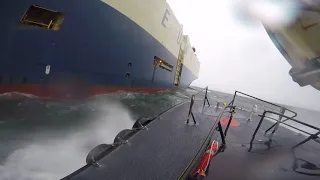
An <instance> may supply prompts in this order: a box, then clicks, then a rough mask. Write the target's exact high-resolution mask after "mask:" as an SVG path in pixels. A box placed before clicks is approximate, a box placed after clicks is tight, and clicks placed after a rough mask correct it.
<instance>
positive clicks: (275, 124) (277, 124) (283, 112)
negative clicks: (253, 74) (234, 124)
mask: <svg viewBox="0 0 320 180" xmlns="http://www.w3.org/2000/svg"><path fill="white" fill-rule="evenodd" d="M237 94H242V95H244V96H247V97H250V98H253V99H256V100H258V101H261V102H264V103H266V104H270V105H272V106H275V107H277V108H280V112H281V114H282V115H284V114H285V113H286V111H287V112H290V113H292V116H291V117H288V116H279V119H278V120H277V121H276V123H274V124H273V125H272V126H271V127H269V128H268V129H267V130H266V132H265V133H267V132H268V131H270V130H271V129H272V128H274V129H273V131H272V133H271V134H270V136H272V135H273V134H274V133H275V131H276V130H277V128H278V126H279V124H280V122H285V121H287V120H289V119H290V118H295V117H297V115H298V113H296V112H295V111H292V110H290V109H288V108H286V107H283V106H280V105H278V104H275V103H272V102H269V101H266V100H263V99H260V98H257V97H254V96H251V95H249V94H246V93H243V92H240V91H235V92H234V95H233V99H232V101H231V103H232V105H233V104H234V102H235V100H236V97H237ZM282 117H288V118H287V119H284V120H282ZM270 119H272V118H270Z"/></svg>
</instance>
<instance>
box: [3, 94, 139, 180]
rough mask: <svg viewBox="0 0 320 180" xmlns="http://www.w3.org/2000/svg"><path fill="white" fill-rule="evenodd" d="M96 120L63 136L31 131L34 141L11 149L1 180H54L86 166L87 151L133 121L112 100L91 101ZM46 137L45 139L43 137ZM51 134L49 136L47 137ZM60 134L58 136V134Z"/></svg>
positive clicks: (126, 111) (107, 141) (120, 106)
mask: <svg viewBox="0 0 320 180" xmlns="http://www.w3.org/2000/svg"><path fill="white" fill-rule="evenodd" d="M90 106H92V109H96V110H97V113H100V114H99V115H97V117H96V119H88V124H86V125H85V127H82V128H80V129H78V130H75V131H73V132H70V133H69V134H67V135H66V136H65V137H64V138H57V137H58V136H56V137H55V136H54V135H52V134H51V138H47V137H48V134H43V133H34V134H33V136H34V137H35V139H36V140H35V141H34V142H33V143H30V144H29V145H27V146H25V147H24V148H21V149H18V150H15V151H14V152H12V153H11V154H10V155H9V156H8V157H7V159H6V160H5V162H4V164H3V165H2V166H0V180H56V179H60V178H63V177H65V176H66V175H68V174H70V173H72V172H73V171H75V170H77V169H79V168H80V167H82V166H83V165H85V158H86V156H87V153H88V152H89V151H90V150H91V149H92V148H94V147H95V146H97V145H99V144H101V143H112V142H113V139H114V137H115V136H116V135H117V134H118V133H119V132H120V131H121V130H123V129H126V128H128V129H130V128H131V127H132V124H133V120H132V119H131V117H130V114H129V112H128V110H127V109H125V108H124V107H123V106H122V105H121V104H120V103H118V102H115V101H112V100H103V101H99V102H96V101H94V102H92V103H91V104H90ZM57 133H59V132H57ZM42 137H45V138H42ZM49 137H50V136H49ZM60 137H61V136H60Z"/></svg>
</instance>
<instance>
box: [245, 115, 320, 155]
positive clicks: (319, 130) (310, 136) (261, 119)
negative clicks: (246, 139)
mask: <svg viewBox="0 0 320 180" xmlns="http://www.w3.org/2000/svg"><path fill="white" fill-rule="evenodd" d="M267 113H270V114H275V115H278V116H281V117H284V118H287V119H286V121H288V120H290V121H294V122H296V123H299V124H301V125H304V126H307V127H309V128H312V129H315V130H317V131H318V132H317V133H314V134H311V133H307V134H309V137H308V138H307V139H306V140H304V141H302V142H303V143H302V142H301V143H298V144H297V145H295V146H293V147H292V148H296V147H298V146H300V145H302V144H304V143H306V142H308V141H309V140H311V139H318V138H319V137H318V135H319V134H320V128H318V127H315V126H313V125H310V124H308V123H305V122H302V121H299V120H296V119H294V118H292V117H288V116H286V115H284V114H281V113H277V112H273V111H264V112H263V114H262V115H259V116H260V117H261V118H260V121H259V123H258V125H257V128H256V129H255V131H254V133H253V135H252V138H251V140H250V148H249V150H248V151H249V152H250V151H251V149H252V143H253V141H254V139H255V136H256V134H257V132H258V130H259V128H260V126H261V124H262V121H263V120H264V118H265V117H267V116H266V114H267ZM267 118H270V117H267ZM283 122H284V121H280V122H279V124H283ZM295 129H296V130H299V131H301V132H304V133H305V131H303V130H301V129H299V128H295ZM316 142H317V141H316Z"/></svg>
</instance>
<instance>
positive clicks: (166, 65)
mask: <svg viewBox="0 0 320 180" xmlns="http://www.w3.org/2000/svg"><path fill="white" fill-rule="evenodd" d="M153 64H154V66H155V67H160V68H162V69H164V70H167V71H169V72H171V71H172V69H173V66H172V65H171V64H169V63H167V62H166V61H164V60H163V59H160V58H159V57H157V56H155V57H154V61H153Z"/></svg>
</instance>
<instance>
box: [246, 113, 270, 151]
mask: <svg viewBox="0 0 320 180" xmlns="http://www.w3.org/2000/svg"><path fill="white" fill-rule="evenodd" d="M266 113H267V111H264V112H263V114H262V116H261V119H260V121H259V124H258V126H257V128H256V129H255V130H254V133H253V135H252V137H251V140H250V147H249V150H248V152H250V151H251V149H252V143H253V140H254V139H255V138H256V134H257V132H258V130H259V128H260V126H261V124H262V121H263V119H264V117H265V116H266Z"/></svg>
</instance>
